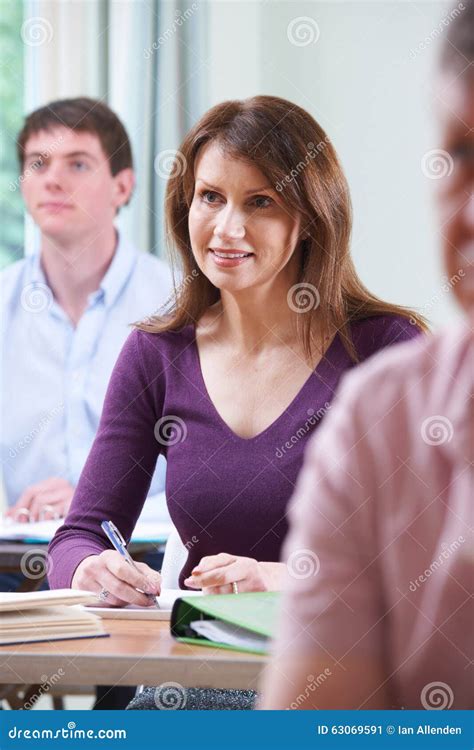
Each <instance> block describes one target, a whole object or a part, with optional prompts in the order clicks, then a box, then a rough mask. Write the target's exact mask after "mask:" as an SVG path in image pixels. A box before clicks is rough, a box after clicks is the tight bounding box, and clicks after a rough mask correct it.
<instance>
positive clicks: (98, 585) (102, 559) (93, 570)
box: [71, 549, 161, 607]
mask: <svg viewBox="0 0 474 750" xmlns="http://www.w3.org/2000/svg"><path fill="white" fill-rule="evenodd" d="M135 565H136V566H137V568H138V571H139V572H138V571H137V570H135V568H134V567H133V566H132V565H130V564H129V563H127V562H125V560H124V559H123V557H122V555H121V554H120V553H119V552H117V551H116V550H111V549H109V550H105V551H104V552H101V554H100V555H89V557H86V558H84V560H82V562H80V563H79V565H78V566H77V568H76V570H75V573H74V576H73V579H72V583H71V588H72V589H82V590H83V591H95V592H97V594H98V595H99V594H100V592H101V591H103V590H105V591H108V592H109V593H108V596H107V598H106V599H104V600H103V604H104V605H105V606H107V607H109V606H112V607H123V606H125V605H126V604H139V605H140V606H142V607H149V606H151V605H153V604H154V602H153V599H151V598H149V597H148V596H145V594H140V592H139V591H137V589H141V590H142V591H144V592H145V593H147V594H153V595H154V596H158V595H159V594H160V591H161V576H160V574H159V573H158V572H157V571H156V570H153V568H150V567H149V565H146V564H145V563H139V562H137V563H135Z"/></svg>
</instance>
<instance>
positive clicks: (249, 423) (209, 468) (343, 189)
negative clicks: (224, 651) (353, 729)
mask: <svg viewBox="0 0 474 750" xmlns="http://www.w3.org/2000/svg"><path fill="white" fill-rule="evenodd" d="M166 213H167V227H168V235H169V238H170V239H171V245H172V247H173V249H174V250H175V252H177V254H178V258H179V261H180V271H181V274H182V276H181V283H180V285H179V286H178V287H177V290H176V299H175V300H174V301H173V304H172V306H171V307H170V309H168V310H167V311H165V312H164V313H162V314H160V315H155V316H153V317H152V318H150V319H148V320H146V321H144V322H142V323H140V324H138V325H137V326H136V329H135V330H134V331H133V332H132V333H131V335H130V336H129V338H128V340H127V342H126V344H125V346H124V348H123V350H122V352H121V355H120V357H119V359H118V361H117V364H116V366H115V370H114V372H113V375H112V378H111V381H110V384H109V389H108V393H107V396H106V400H105V405H104V410H103V415H102V420H101V424H100V427H99V431H98V434H97V437H96V440H95V442H94V445H93V447H92V450H91V453H90V455H89V458H88V460H87V463H86V465H85V467H84V470H83V473H82V476H81V479H80V481H79V485H78V487H77V489H76V493H75V496H74V500H73V503H72V506H71V510H70V512H69V515H68V517H67V518H66V521H65V524H64V526H62V527H61V529H59V531H58V532H57V534H56V536H55V537H54V539H53V541H52V543H51V546H50V554H51V560H52V573H51V575H50V583H51V585H52V587H69V586H72V587H80V588H85V589H89V590H97V591H98V592H102V597H103V598H104V596H107V601H108V602H110V604H113V605H118V606H120V605H123V604H126V603H129V602H132V603H136V604H143V605H144V606H146V605H147V604H148V603H149V600H148V599H147V598H146V597H145V595H144V594H141V593H139V592H137V590H136V589H137V588H138V589H142V591H148V592H151V593H155V592H157V591H159V588H160V580H159V576H158V575H157V574H156V573H155V572H154V571H152V570H151V569H148V568H147V567H146V566H142V567H141V571H142V573H141V574H139V573H137V572H136V571H134V570H133V568H131V566H129V565H127V564H125V563H124V562H123V561H122V560H121V558H120V555H119V553H118V552H115V551H113V550H111V549H110V548H109V545H108V542H107V539H106V538H105V536H104V535H103V534H102V533H101V528H100V523H101V521H102V520H103V519H111V520H112V521H114V522H115V523H116V525H117V526H118V528H119V529H120V530H121V531H122V533H123V534H124V536H125V538H127V539H129V538H130V536H131V533H132V530H133V528H134V525H135V523H136V520H137V518H138V516H139V514H140V511H141V508H142V505H143V501H144V498H145V497H146V493H147V489H148V485H149V481H150V476H151V475H152V473H153V467H154V465H155V463H156V460H157V457H158V455H159V454H160V453H163V454H164V455H165V457H166V459H167V481H166V489H167V500H168V505H169V510H170V514H171V517H172V520H173V522H174V523H175V525H176V527H177V529H178V532H179V534H180V536H181V539H182V541H183V543H184V544H185V545H186V548H187V549H188V559H187V562H186V564H185V566H184V568H183V570H182V572H181V576H180V585H181V586H182V587H183V588H184V587H189V588H202V589H203V590H205V591H206V592H208V593H211V592H212V593H229V592H232V591H234V592H243V591H257V590H271V589H279V588H280V586H281V581H282V580H283V575H284V571H285V567H286V566H285V565H284V564H283V563H280V562H279V558H280V551H281V546H282V543H283V540H284V537H285V534H286V531H287V522H286V507H287V503H288V500H289V498H290V496H291V494H292V491H293V488H294V484H295V481H296V477H297V474H298V472H299V469H300V467H301V464H302V458H303V450H304V447H305V444H306V441H307V439H308V438H309V437H310V435H311V434H312V432H313V431H314V429H315V428H316V427H317V426H318V424H319V423H320V421H321V419H322V417H323V416H324V414H325V412H326V411H327V410H328V409H329V408H330V403H331V400H332V398H333V395H334V392H335V390H336V388H337V384H338V382H339V379H340V377H341V375H342V374H343V373H344V372H346V371H347V370H348V369H349V368H351V367H352V366H353V365H355V364H357V363H358V362H361V361H362V360H365V359H366V358H367V357H369V356H370V355H371V354H373V353H374V352H376V351H379V350H380V349H382V348H383V347H385V346H388V345H391V344H393V343H395V342H397V341H404V340H406V339H409V338H412V337H413V336H415V335H417V334H418V333H419V332H420V330H423V329H424V328H425V327H426V326H425V324H424V321H423V320H422V319H421V318H420V317H418V316H417V315H416V313H415V312H413V311H412V310H408V309H405V308H401V307H398V306H396V305H392V304H389V303H386V302H383V301H381V300H379V299H377V298H376V297H375V296H373V295H372V294H370V293H369V292H368V291H367V290H366V289H365V287H364V286H363V284H362V282H361V281H360V279H359V278H358V276H357V274H356V271H355V269H354V266H353V263H352V259H351V257H350V254H349V240H350V230H351V208H350V199H349V192H348V187H347V183H346V180H345V178H344V175H343V172H342V170H341V167H340V165H339V162H338V159H337V156H336V153H335V151H334V149H333V147H332V145H331V143H330V141H329V139H328V137H327V136H326V134H325V133H324V131H323V130H322V128H320V126H319V125H318V124H317V123H316V122H315V121H314V120H313V118H312V117H311V116H310V115H309V114H308V113H307V112H305V111H304V110H303V109H301V108H300V107H297V106H296V105H294V104H292V103H290V102H288V101H285V100H283V99H279V98H276V97H268V96H258V97H254V98H252V99H247V100H244V101H229V102H224V103H223V104H220V105H218V106H216V107H214V108H213V109H211V110H210V111H209V112H208V113H207V114H205V115H204V116H203V118H202V119H201V120H200V121H199V122H198V123H197V125H196V126H195V127H194V128H193V129H192V130H191V131H190V133H189V134H188V135H187V136H186V138H185V139H184V142H183V144H182V145H181V148H180V151H179V152H178V154H177V158H176V163H175V169H174V171H173V173H172V175H171V177H170V179H169V183H168V189H167V197H166Z"/></svg>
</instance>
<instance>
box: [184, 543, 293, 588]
mask: <svg viewBox="0 0 474 750" xmlns="http://www.w3.org/2000/svg"><path fill="white" fill-rule="evenodd" d="M285 567H286V566H285V565H284V564H283V563H266V562H258V561H257V560H254V559H253V558H251V557H238V556H237V555H228V554H226V553H225V552H221V553H220V554H219V555H210V556H209V557H203V558H202V560H201V561H200V563H199V565H197V566H196V567H195V568H194V569H193V571H192V574H191V575H190V576H189V578H186V580H185V581H184V583H185V585H186V586H188V587H189V588H192V589H202V591H203V594H232V593H234V587H233V585H232V584H234V583H236V584H237V590H238V593H239V594H243V593H245V592H247V591H272V590H277V589H278V588H279V587H278V585H275V584H277V583H278V582H279V580H281V577H282V576H281V574H282V573H283V569H284V568H285ZM280 576H281V577H280Z"/></svg>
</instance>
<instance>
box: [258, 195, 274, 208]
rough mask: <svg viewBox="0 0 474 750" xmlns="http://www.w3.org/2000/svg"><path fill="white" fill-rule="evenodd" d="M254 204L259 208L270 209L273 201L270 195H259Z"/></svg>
mask: <svg viewBox="0 0 474 750" xmlns="http://www.w3.org/2000/svg"><path fill="white" fill-rule="evenodd" d="M254 203H255V205H256V206H257V208H268V207H269V206H271V204H272V203H273V201H272V199H271V198H269V197H268V195H257V196H256V198H254Z"/></svg>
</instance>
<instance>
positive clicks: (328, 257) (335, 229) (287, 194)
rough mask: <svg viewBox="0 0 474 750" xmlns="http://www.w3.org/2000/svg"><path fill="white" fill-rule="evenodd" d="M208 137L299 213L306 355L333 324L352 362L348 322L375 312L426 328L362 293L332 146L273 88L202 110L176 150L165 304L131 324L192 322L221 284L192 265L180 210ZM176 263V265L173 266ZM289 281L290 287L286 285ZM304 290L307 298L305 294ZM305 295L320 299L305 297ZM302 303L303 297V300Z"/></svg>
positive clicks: (151, 327) (169, 194)
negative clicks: (170, 275)
mask: <svg viewBox="0 0 474 750" xmlns="http://www.w3.org/2000/svg"><path fill="white" fill-rule="evenodd" d="M211 141H215V142H217V143H218V144H219V146H221V147H222V148H223V149H224V150H225V152H226V153H227V154H229V155H231V156H234V157H235V158H237V159H243V160H245V161H246V162H249V163H251V164H252V165H254V166H256V167H257V168H258V169H260V171H261V172H262V174H263V175H265V177H266V178H267V179H268V180H269V181H270V183H271V184H272V185H273V186H274V188H275V189H276V190H277V191H278V193H279V194H280V197H281V199H282V201H283V202H284V205H285V207H286V208H287V209H288V211H289V212H290V213H292V214H294V213H295V212H299V213H300V215H301V217H302V229H303V232H302V233H303V234H307V235H308V236H307V237H306V239H303V240H301V242H302V246H301V250H302V253H301V258H302V261H301V266H300V271H299V278H298V287H297V290H298V291H297V292H296V294H297V297H299V299H297V300H296V303H297V305H298V303H299V304H300V305H303V306H304V309H306V308H308V311H307V312H304V313H303V314H301V312H300V311H298V314H297V313H296V312H295V316H296V324H297V331H298V335H299V336H301V340H302V344H303V347H304V351H305V353H306V355H307V356H309V357H311V355H312V353H313V351H314V346H315V345H316V344H317V343H318V344H321V340H320V339H319V340H318V339H317V337H316V335H315V331H318V334H319V335H320V336H322V340H323V341H324V340H325V339H329V338H330V337H332V335H333V334H334V331H338V332H339V334H340V336H341V338H342V341H343V343H344V345H345V347H346V349H347V351H348V352H349V354H350V356H351V357H352V359H353V360H354V361H357V354H356V351H355V347H354V344H353V341H352V339H351V335H350V327H349V324H350V323H352V322H354V321H357V320H360V319H362V318H367V317H373V316H376V315H386V314H391V315H401V316H403V317H404V318H407V319H409V320H410V321H411V323H412V324H413V325H416V326H418V327H419V328H421V329H422V330H427V324H426V321H425V320H424V319H423V317H422V316H421V315H418V314H417V313H416V312H415V311H414V310H410V309H408V308H406V307H401V306H399V305H394V304H390V303H389V302H384V301H383V300H381V299H378V298H377V297H376V296H374V295H373V294H371V293H370V292H369V291H368V290H367V289H366V287H365V286H364V285H363V283H362V282H361V280H360V279H359V277H358V275H357V272H356V270H355V267H354V264H353V261H352V258H351V256H350V252H349V243H350V235H351V225H352V210H351V201H350V196H349V188H348V185H347V182H346V178H345V176H344V173H343V171H342V168H341V165H340V164H339V160H338V158H337V155H336V152H335V150H334V148H333V146H332V144H331V142H330V140H329V138H328V136H327V135H326V133H325V132H324V130H323V129H322V128H321V127H320V125H318V123H317V122H316V121H315V120H314V119H313V118H312V117H311V115H309V114H308V112H306V111H305V110H304V109H302V108H301V107H298V106H296V105H295V104H292V103H291V102H289V101H287V100H285V99H281V98H279V97H275V96H254V97H252V98H250V99H244V100H243V101H238V100H236V101H227V102H223V103H222V104H218V105H217V106H215V107H213V108H212V109H210V110H209V111H208V112H206V114H205V115H203V117H202V118H201V119H200V120H199V122H198V123H197V124H196V125H195V126H194V127H193V128H192V129H191V131H190V132H189V133H188V134H187V136H186V137H185V139H184V141H183V142H182V144H181V146H180V149H179V151H178V152H177V153H176V158H175V161H174V165H173V169H172V172H171V175H170V177H169V180H168V185H167V191H166V199H165V206H166V232H167V237H168V244H169V246H170V251H171V261H172V268H173V271H174V276H175V279H176V277H177V274H176V269H177V268H179V271H180V273H181V282H180V284H179V285H176V283H175V293H174V297H173V299H172V300H170V303H169V304H168V306H167V307H166V306H165V308H162V309H161V310H160V311H158V313H157V314H155V315H153V316H151V317H150V318H148V319H146V320H144V321H141V322H140V323H137V324H136V327H137V328H140V329H141V330H143V331H148V332H152V333H162V332H164V331H176V330H179V329H181V328H183V327H184V326H187V325H189V324H194V323H196V322H197V321H198V320H199V318H200V317H201V316H202V315H203V313H204V312H205V311H206V310H207V309H208V308H209V307H210V306H211V305H213V304H214V303H216V302H217V301H218V300H219V299H220V291H219V289H218V288H217V287H215V286H214V285H213V284H212V283H211V282H210V281H209V279H208V278H207V277H206V276H205V275H204V274H203V273H202V271H201V270H200V269H199V267H198V265H197V263H196V261H195V259H194V255H193V252H192V248H191V242H190V237H189V230H188V216H189V209H190V206H191V202H192V199H193V195H194V182H195V164H196V158H197V155H198V153H199V151H200V149H201V148H202V147H203V146H204V145H205V144H208V143H209V142H211ZM177 261H178V264H177ZM293 289H296V287H293ZM305 295H306V297H307V298H308V299H307V302H306V303H305V302H304V299H303V298H304V296H305ZM311 295H317V296H318V302H319V304H318V305H317V304H312V303H311ZM308 302H309V305H308Z"/></svg>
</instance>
